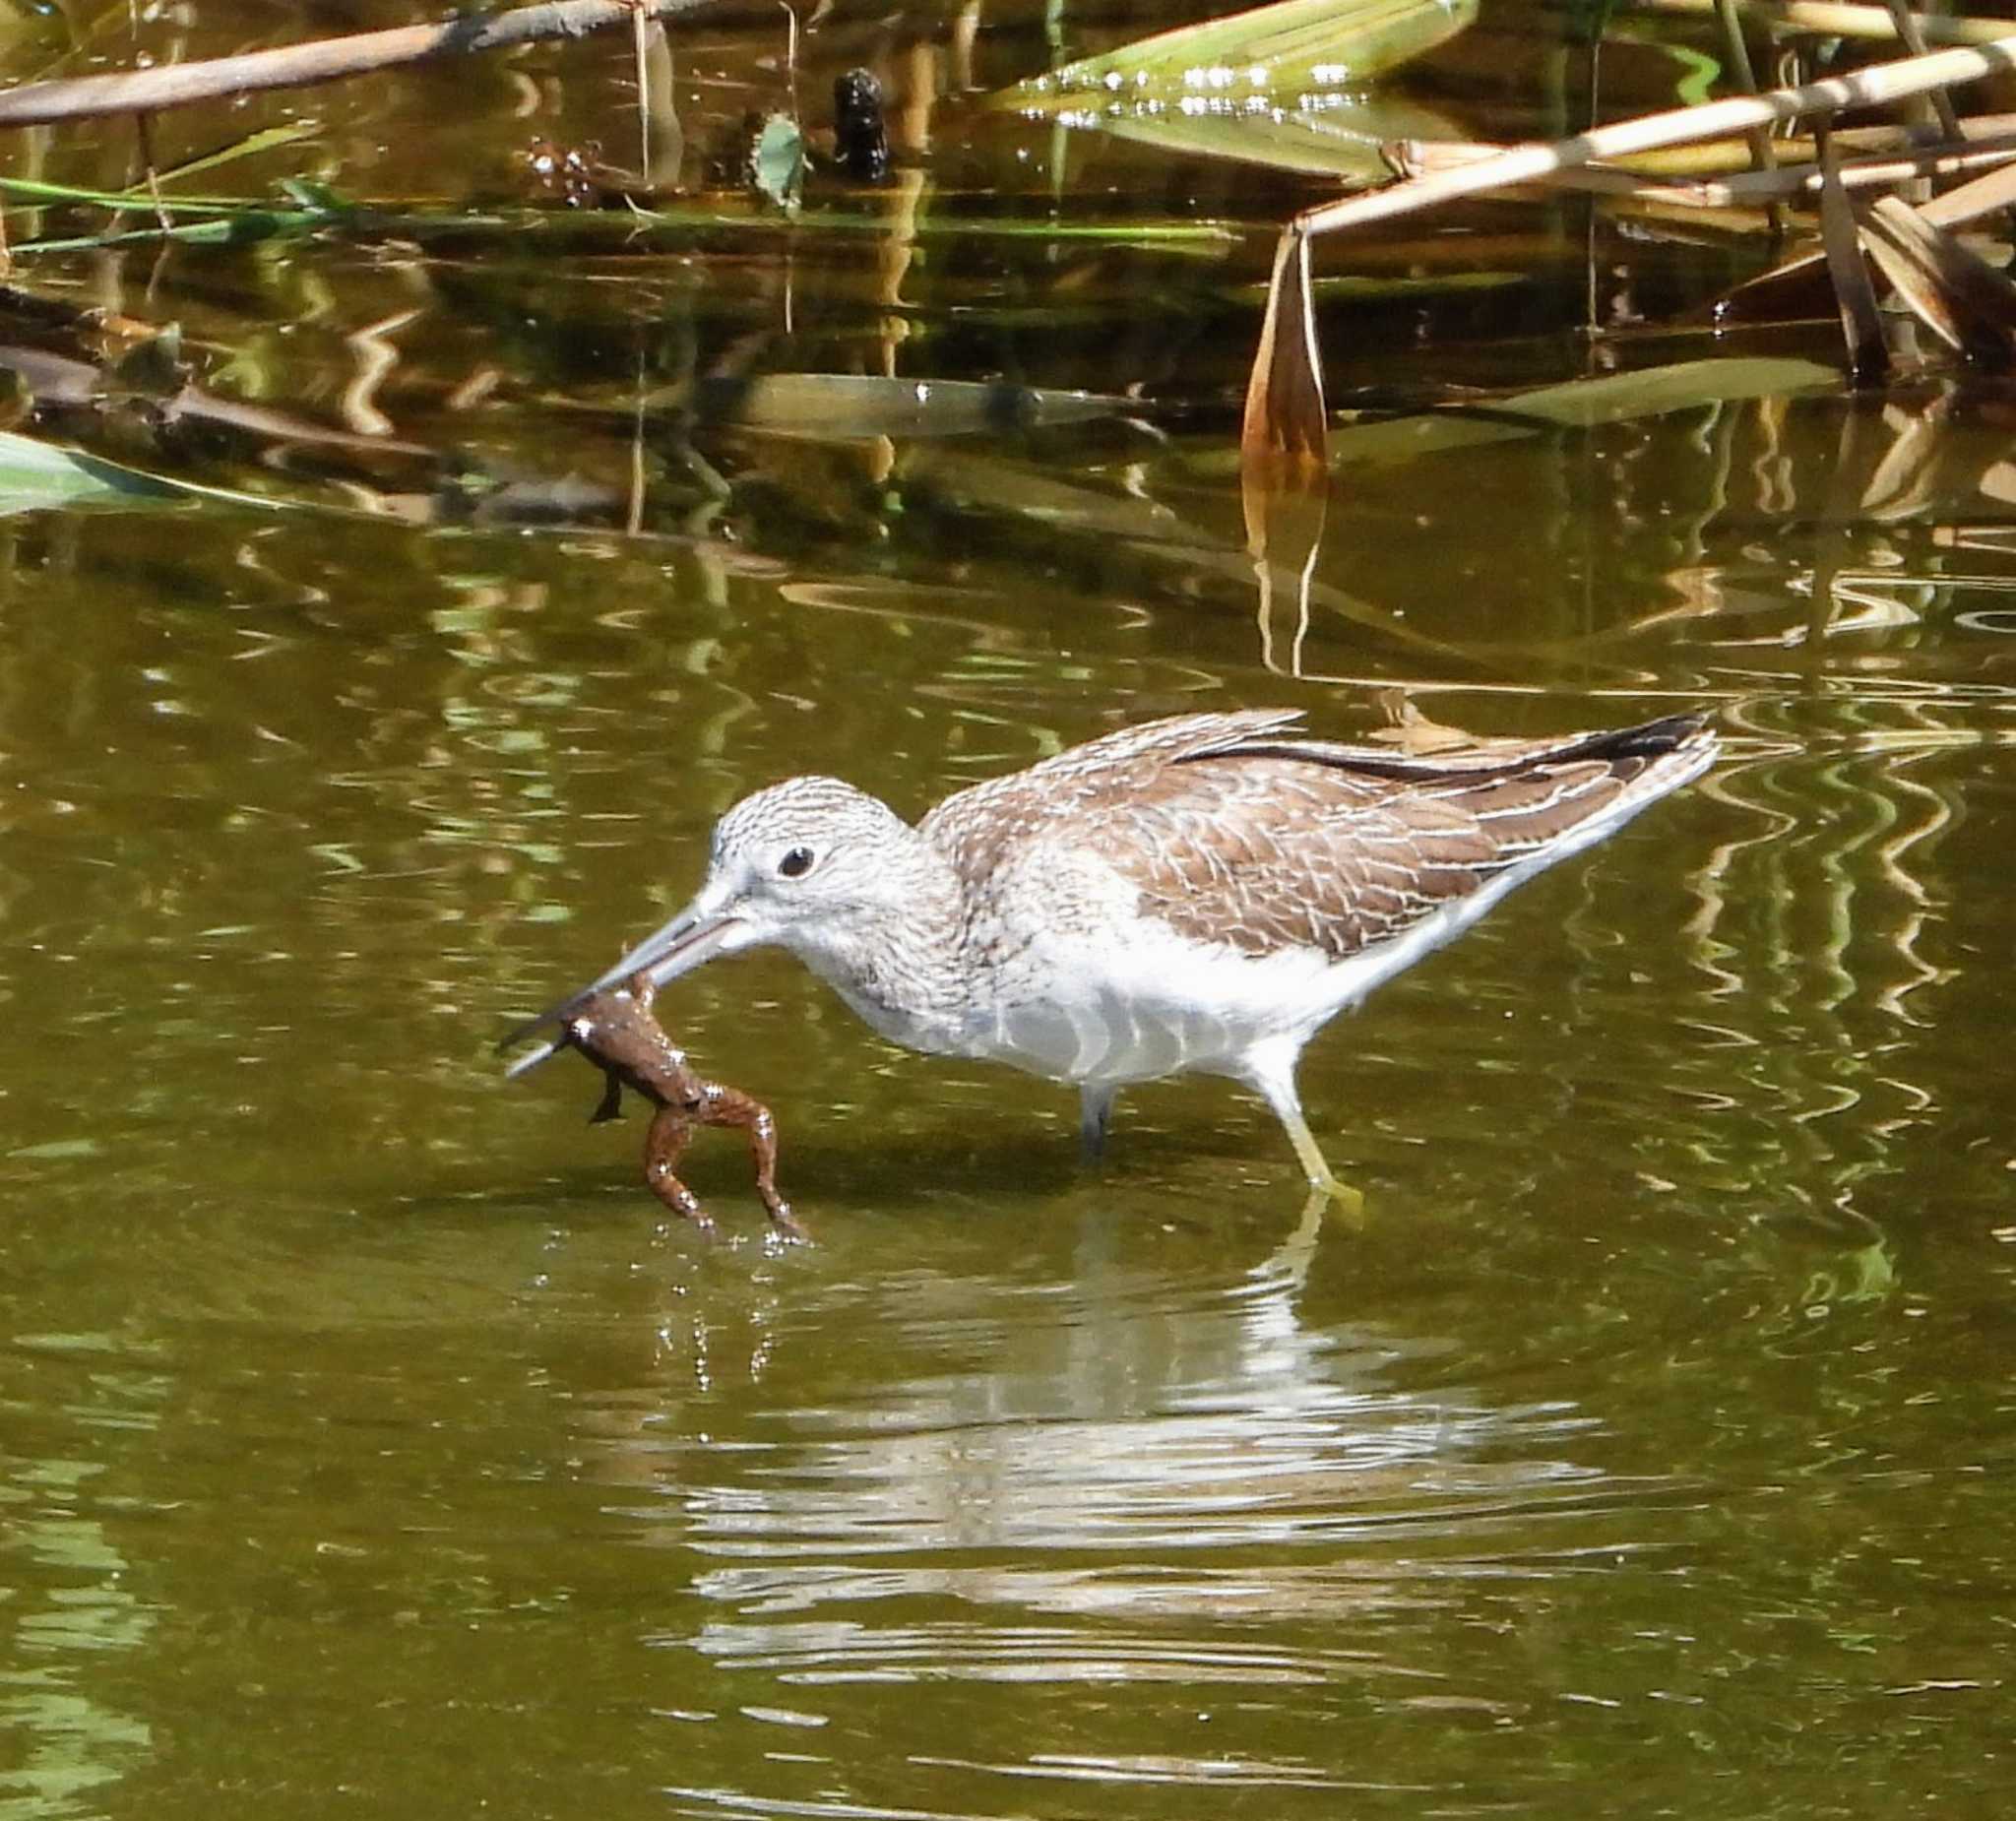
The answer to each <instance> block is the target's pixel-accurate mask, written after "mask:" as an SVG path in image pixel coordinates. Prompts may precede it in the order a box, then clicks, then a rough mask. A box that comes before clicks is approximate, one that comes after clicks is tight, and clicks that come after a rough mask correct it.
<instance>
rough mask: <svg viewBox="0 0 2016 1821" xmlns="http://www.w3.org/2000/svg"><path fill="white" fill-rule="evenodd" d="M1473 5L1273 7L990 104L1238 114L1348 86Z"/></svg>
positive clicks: (1436, 40) (1159, 40)
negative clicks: (1095, 102) (1183, 108)
mask: <svg viewBox="0 0 2016 1821" xmlns="http://www.w3.org/2000/svg"><path fill="white" fill-rule="evenodd" d="M1477 10H1478V0H1275V3H1274V4H1273V5H1271V6H1261V7H1254V8H1252V9H1250V10H1249V11H1246V12H1243V13H1231V14H1228V15H1226V16H1225V17H1223V18H1219V19H1207V20H1202V21H1200V22H1198V23H1197V24H1195V25H1190V26H1179V27H1177V28H1176V29H1175V30H1174V31H1159V32H1157V33H1156V34H1155V35H1154V36H1153V37H1146V38H1141V39H1138V40H1137V41H1136V42H1134V43H1132V44H1127V45H1123V46H1122V47H1121V48H1120V49H1118V50H1113V51H1108V52H1106V53H1105V54H1104V55H1103V56H1099V57H1086V58H1082V59H1080V60H1079V61H1078V62H1076V63H1067V64H1065V65H1064V67H1063V68H1062V69H1059V70H1053V71H1052V72H1051V73H1050V74H1049V75H1047V76H1040V77H1037V78H1035V79H1034V80H1032V81H1029V82H1025V83H1021V84H1018V85H1017V86H1016V87H1015V88H1013V89H1010V90H1007V91H1005V92H1004V93H1003V94H1000V95H997V96H996V97H995V99H996V100H997V101H998V102H1000V103H1001V104H1003V105H1006V106H1010V107H1020V108H1027V109H1031V110H1041V111H1056V110H1059V109H1063V108H1069V107H1074V106H1079V105H1082V104H1083V103H1084V102H1085V101H1086V100H1088V99H1090V98H1092V97H1095V96H1096V97H1099V98H1101V99H1103V100H1106V101H1109V102H1116V103H1123V104H1133V105H1140V104H1147V103H1161V104H1169V105H1184V104H1187V105H1190V106H1205V107H1211V108H1238V107H1242V106H1258V105H1265V104H1279V97H1281V96H1284V95H1302V94H1308V93H1310V92H1311V91H1318V92H1321V91H1330V92H1335V91H1338V90H1343V89H1350V88H1355V87H1357V86H1359V85H1361V84H1363V83H1366V82H1369V81H1370V80H1371V79H1372V78H1374V77H1376V76H1381V75H1384V74H1385V73H1386V72H1387V71H1388V70H1391V69H1394V68H1397V67H1398V66H1399V65H1400V64H1403V63H1405V62H1407V61H1408V60H1409V59H1410V58H1413V57H1418V56H1419V55H1420V54H1421V52H1423V51H1425V50H1429V49H1431V48H1433V47H1434V46H1435V45H1437V44H1440V43H1441V42H1443V41H1444V40H1445V39H1447V38H1450V37H1453V36H1454V35H1455V34H1456V33H1457V32H1459V31H1463V30H1464V28H1465V27H1467V26H1469V25H1470V24H1471V23H1472V22H1473V21H1474V20H1475V19H1476V18H1477Z"/></svg>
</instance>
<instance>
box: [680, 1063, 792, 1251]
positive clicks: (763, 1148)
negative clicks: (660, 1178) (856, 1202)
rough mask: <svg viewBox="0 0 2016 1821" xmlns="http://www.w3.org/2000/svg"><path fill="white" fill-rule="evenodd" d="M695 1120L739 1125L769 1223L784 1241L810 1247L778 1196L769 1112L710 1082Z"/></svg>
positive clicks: (757, 1102) (755, 1101)
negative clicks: (792, 1240)
mask: <svg viewBox="0 0 2016 1821" xmlns="http://www.w3.org/2000/svg"><path fill="white" fill-rule="evenodd" d="M697 1116H698V1117H699V1118H700V1119H702V1120H704V1121H705V1122H706V1123H707V1124H709V1125H738V1126H741V1127H742V1128H743V1129H744V1130H745V1131H747V1132H748V1134H749V1156H750V1157H751V1158H752V1159H753V1160H754V1161H755V1164H756V1193H757V1194H758V1195H760V1196H762V1197H763V1205H764V1207H766V1208H767V1209H769V1210H770V1218H771V1221H772V1223H773V1224H775V1225H776V1227H777V1230H778V1231H779V1232H781V1233H783V1234H784V1235H785V1236H786V1237H787V1238H789V1239H799V1240H804V1241H806V1242H807V1243H809V1242H810V1240H811V1237H812V1235H811V1234H810V1233H808V1232H807V1231H806V1230H805V1229H804V1227H803V1226H801V1225H800V1224H798V1220H797V1217H796V1216H795V1215H794V1214H792V1213H791V1208H790V1203H789V1202H788V1201H786V1200H785V1198H784V1196H783V1195H782V1194H780V1193H779V1192H778V1187H777V1119H776V1117H775V1115H773V1114H772V1112H771V1110H770V1108H769V1107H767V1106H766V1105H764V1104H763V1102H762V1101H761V1100H759V1099H754V1098H753V1097H752V1096H750V1095H746V1094H744V1093H742V1091H741V1090H740V1089H739V1088H724V1087H722V1086H721V1085H720V1084H719V1083H716V1082H710V1083H709V1084H708V1087H707V1098H706V1099H704V1100H702V1101H701V1103H700V1107H699V1109H698V1114H697Z"/></svg>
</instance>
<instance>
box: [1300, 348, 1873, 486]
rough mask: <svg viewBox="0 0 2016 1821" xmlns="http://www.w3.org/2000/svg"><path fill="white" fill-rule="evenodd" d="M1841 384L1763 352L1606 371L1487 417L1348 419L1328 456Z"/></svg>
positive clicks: (1359, 458)
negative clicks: (1353, 422) (1350, 423)
mask: <svg viewBox="0 0 2016 1821" xmlns="http://www.w3.org/2000/svg"><path fill="white" fill-rule="evenodd" d="M1840 383H1841V374H1840V372H1839V371H1838V369H1836V368H1834V367H1827V366H1821V365H1820V364H1819V363H1818V362H1817V361H1812V360H1792V359H1778V358H1774V357H1768V356H1748V357H1744V358H1741V359H1735V360H1683V361H1679V362H1677V363H1675V364H1674V365H1671V366H1664V367H1648V368H1646V369H1645V370H1643V371H1642V372H1637V373H1606V374H1603V375H1601V376H1599V377H1598V378H1595V379H1577V380H1569V381H1568V382H1566V383H1565V384H1563V385H1559V386H1543V387H1541V388H1539V389H1538V390H1537V391H1533V392H1523V393H1518V394H1515V395H1514V396H1512V397H1510V398H1505V399H1499V400H1496V401H1494V402H1493V403H1492V405H1491V407H1490V414H1489V416H1479V415H1474V414H1465V413H1463V412H1461V411H1455V410H1437V411H1428V412H1425V413H1423V414H1422V415H1420V416H1418V417H1401V418H1395V419H1391V420H1389V421H1387V422H1384V423H1364V424H1357V425H1354V426H1352V427H1350V428H1347V429H1342V430H1338V431H1335V432H1333V433H1332V436H1331V439H1330V440H1331V449H1332V459H1333V463H1334V465H1336V466H1339V467H1342V466H1347V465H1350V464H1355V463H1363V462H1405V461H1411V460H1413V459H1414V458H1416V457H1418V456H1425V455H1440V454H1443V453H1444V452H1446V451H1448V450H1452V449H1466V448H1472V447H1475V446H1477V445H1479V444H1483V443H1497V442H1507V441H1511V440H1513V439H1515V438H1518V437H1521V436H1531V435H1534V434H1536V433H1537V432H1539V431H1542V430H1546V429H1592V428H1594V427H1595V426H1597V425H1598V424H1605V423H1619V422H1624V421H1627V420H1629V419H1633V418H1638V417H1657V416H1662V415H1664V414H1665V413H1666V412H1668V411H1678V410H1693V409H1696V408H1699V407H1701V406H1704V405H1714V404H1719V403H1721V402H1723V401H1726V400H1731V399H1759V398H1773V397H1777V396H1778V395H1780V394H1783V393H1789V392H1804V391H1810V390H1812V389H1813V388H1815V387H1820V386H1827V387H1835V386H1839V385H1840ZM1521 419H1525V420H1526V421H1525V422H1522V421H1521Z"/></svg>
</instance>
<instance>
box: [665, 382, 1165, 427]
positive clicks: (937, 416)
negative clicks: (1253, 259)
mask: <svg viewBox="0 0 2016 1821" xmlns="http://www.w3.org/2000/svg"><path fill="white" fill-rule="evenodd" d="M651 404H652V406H653V407H654V408H658V409H666V408H690V409H691V410H693V411H694V412H695V414H696V415H697V416H698V417H699V418H700V419H701V421H703V422H705V423H711V424H734V425H738V426H739V427H741V428H743V429H749V430H768V431H771V432H773V433H776V434H780V435H797V436H822V437H826V436H833V437H866V436H904V437H908V436H967V435H972V434H974V433H975V432H977V431H980V430H997V431H998V430H1018V429H1032V428H1035V427H1037V426H1038V425H1042V424H1056V423H1077V422H1082V421H1083V420H1085V419H1087V418H1091V417H1112V416H1129V415H1138V414H1139V413H1140V412H1141V411H1142V410H1143V409H1144V407H1143V405H1142V403H1141V401H1140V400H1138V399H1127V398H1120V397H1117V396H1115V395H1112V394H1106V393H1098V392H1070V391H1062V390H1056V389H1052V388H1049V387H1038V386H1012V385H1009V384H1008V383H1006V382H1005V381H998V380H968V379H889V378H886V377H884V376H883V375H881V374H875V373H762V374H757V375H755V376H754V377H753V378H749V379H703V380H700V381H698V382H697V383H696V384H695V385H693V386H692V387H690V388H685V387H682V388H678V389H675V390H673V391H669V392H664V393H661V394H659V395H657V396H656V397H655V398H653V399H652V400H651Z"/></svg>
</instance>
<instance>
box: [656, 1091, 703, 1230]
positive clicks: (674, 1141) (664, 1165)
mask: <svg viewBox="0 0 2016 1821" xmlns="http://www.w3.org/2000/svg"><path fill="white" fill-rule="evenodd" d="M692 1136H693V1119H692V1116H691V1115H690V1114H689V1113H688V1112H687V1111H686V1109H685V1108H684V1107H683V1106H676V1105H665V1106H661V1107H660V1108H659V1109H658V1111H657V1112H656V1113H655V1114H654V1115H653V1116H652V1121H651V1129H650V1130H649V1131H648V1132H646V1133H645V1135H644V1180H645V1181H646V1182H648V1183H649V1184H650V1185H651V1192H652V1193H653V1194H654V1195H656V1196H657V1197H658V1198H659V1200H660V1201H662V1202H663V1203H664V1205H665V1206H666V1207H667V1208H669V1209H671V1211H672V1212H673V1213H674V1214H682V1215H684V1216H685V1217H686V1219H687V1220H689V1221H691V1222H692V1223H693V1224H694V1225H695V1226H697V1227H699V1228H700V1230H701V1231H702V1232H704V1233H707V1234H710V1235H711V1234H712V1233H713V1232H714V1223H713V1221H711V1220H710V1219H708V1216H707V1212H706V1210H705V1209H703V1208H702V1207H701V1205H700V1198H699V1197H698V1196H697V1195H695V1194H694V1193H693V1191H692V1190H691V1189H689V1188H688V1187H687V1186H686V1185H685V1184H684V1183H683V1182H681V1181H680V1180H679V1178H678V1177H677V1176H676V1175H674V1174H673V1173H672V1172H673V1171H674V1170H675V1169H676V1168H677V1167H678V1164H679V1158H680V1155H681V1154H682V1153H683V1152H684V1151H685V1149H686V1144H687V1141H688V1140H689V1139H691V1138H692Z"/></svg>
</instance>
